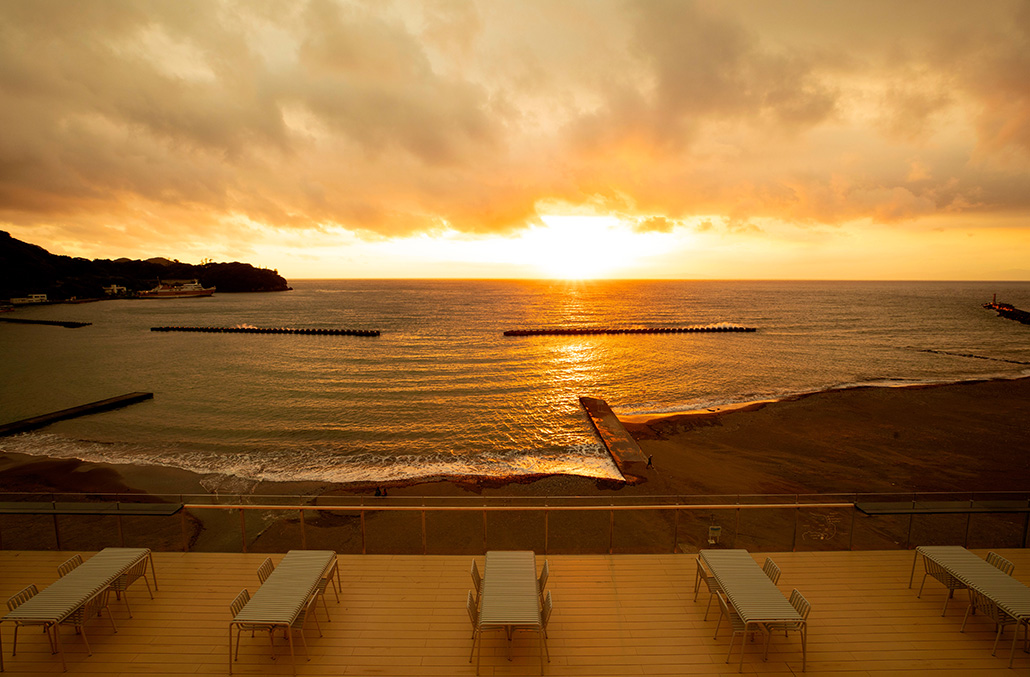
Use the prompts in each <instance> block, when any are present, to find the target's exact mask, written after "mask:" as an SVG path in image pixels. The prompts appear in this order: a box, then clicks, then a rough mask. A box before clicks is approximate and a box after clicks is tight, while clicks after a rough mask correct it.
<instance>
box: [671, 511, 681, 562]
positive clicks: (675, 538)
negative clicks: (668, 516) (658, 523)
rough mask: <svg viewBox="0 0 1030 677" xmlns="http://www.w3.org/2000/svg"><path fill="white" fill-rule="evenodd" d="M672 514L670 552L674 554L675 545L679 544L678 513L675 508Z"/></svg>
mask: <svg viewBox="0 0 1030 677" xmlns="http://www.w3.org/2000/svg"><path fill="white" fill-rule="evenodd" d="M672 512H673V517H672V524H673V527H672V552H676V544H677V543H679V542H680V511H679V508H676V509H675V510H673V511H672Z"/></svg>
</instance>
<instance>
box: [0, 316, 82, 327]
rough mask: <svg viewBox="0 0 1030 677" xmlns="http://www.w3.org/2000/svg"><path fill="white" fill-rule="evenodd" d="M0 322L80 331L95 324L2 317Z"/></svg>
mask: <svg viewBox="0 0 1030 677" xmlns="http://www.w3.org/2000/svg"><path fill="white" fill-rule="evenodd" d="M0 322H10V323H11V324H44V325H47V326H50V327H64V328H65V329H78V328H79V327H88V326H89V325H91V324H93V323H92V322H65V321H62V320H26V319H24V318H21V317H0Z"/></svg>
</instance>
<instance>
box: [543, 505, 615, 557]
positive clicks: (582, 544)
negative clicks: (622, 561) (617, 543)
mask: <svg viewBox="0 0 1030 677" xmlns="http://www.w3.org/2000/svg"><path fill="white" fill-rule="evenodd" d="M601 503H602V500H601V499H598V498H596V497H595V498H594V499H593V500H592V501H588V500H587V499H584V498H583V497H548V500H547V504H548V505H550V506H555V507H563V506H566V507H567V506H578V507H584V506H589V505H593V506H597V505H599V504H601ZM610 546H611V513H610V512H609V511H608V510H589V511H587V510H568V511H566V510H553V511H551V512H550V513H549V516H548V519H547V552H548V553H553V554H560V555H589V554H597V553H607V552H608V549H609V547H610Z"/></svg>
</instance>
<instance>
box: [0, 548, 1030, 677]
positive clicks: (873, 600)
mask: <svg viewBox="0 0 1030 677" xmlns="http://www.w3.org/2000/svg"><path fill="white" fill-rule="evenodd" d="M1000 552H1002V554H1004V555H1005V556H1006V557H1008V558H1009V559H1011V560H1012V561H1013V562H1014V563H1015V565H1016V570H1015V575H1016V577H1017V578H1019V579H1020V580H1022V581H1024V582H1030V550H1006V551H1000ZM978 553H979V554H980V555H981V556H983V555H984V554H985V553H984V552H983V551H978ZM71 554H72V553H70V552H15V551H0V598H2V599H6V598H7V597H8V596H10V595H12V594H14V593H15V592H17V591H18V590H20V589H21V588H23V587H24V586H26V585H28V584H29V583H36V584H38V585H40V586H44V585H47V584H49V583H51V582H52V581H53V580H54V579H55V578H56V577H57V574H56V567H57V565H58V564H59V563H61V562H62V561H64V560H65V559H67V558H68V557H69V556H70V555H71ZM88 554H91V553H83V555H88ZM771 556H772V557H773V559H775V560H776V562H777V564H779V565H780V568H781V569H782V571H783V575H782V577H781V579H780V583H779V587H780V589H781V590H783V592H784V593H785V594H789V593H790V590H791V589H792V588H794V587H797V588H798V589H800V590H801V591H802V593H804V594H805V596H806V597H808V599H809V600H810V601H811V603H812V614H811V616H810V618H809V623H810V632H809V635H810V636H809V651H808V671H807V673H806V674H808V675H813V676H816V675H848V676H852V677H853V676H859V675H908V676H912V677H915V676H916V675H926V674H933V675H935V677H948V676H952V675H953V676H955V677H958V676H959V675H962V676H966V675H1012V674H1018V673H1025V672H1026V671H1027V669H1028V668H1030V655H1028V654H1024V653H1023V652H1022V651H1021V650H1019V649H1017V651H1016V665H1015V667H1016V669H1017V672H1016V673H1013V672H1012V671H1010V670H1008V669H1007V667H1006V666H1007V662H1008V661H1007V655H1008V654H1007V652H1008V647H1009V644H1008V642H1007V641H1006V639H1011V637H1012V635H1011V633H1012V629H1011V628H1009V629H1007V630H1006V632H1005V634H1004V635H1003V639H1002V645H1001V647H999V655H998V657H993V658H992V657H991V655H990V653H991V644H992V642H993V641H994V628H993V624H992V623H991V622H990V621H988V620H987V619H985V618H984V617H983V616H982V615H978V616H976V617H974V618H972V619H971V620H970V622H969V624H968V626H967V628H966V632H965V633H959V626H960V625H961V623H962V617H963V614H964V612H965V608H966V595H965V593H964V592H961V591H960V592H958V593H956V596H955V599H954V600H953V601H952V602H951V603H950V605H949V609H948V613H947V615H946V616H945V617H943V618H942V617H941V615H940V610H941V606H942V604H943V601H944V596H945V591H944V588H943V587H942V586H941V585H940V584H939V583H937V582H936V581H934V580H933V579H928V581H927V583H926V590H925V591H924V593H923V598H922V599H917V598H916V589H917V588H918V587H919V581H920V577H921V576H920V574H919V573H918V572H917V575H916V579H915V586H914V589H912V590H909V589H908V588H907V585H908V578H909V571H910V567H911V564H912V553H911V552H905V551H893V552H829V553H774V554H772V555H771ZM264 557H265V555H260V554H200V553H196V554H193V553H191V554H183V553H156V554H155V560H156V564H157V575H158V584H159V585H160V590H159V591H158V592H157V593H155V598H154V599H153V600H151V599H149V598H148V597H147V592H146V587H145V585H144V584H143V581H142V580H141V581H139V582H137V583H136V584H135V585H134V586H133V587H132V589H131V590H130V594H131V603H132V609H133V616H134V617H133V618H131V619H130V618H128V615H127V613H126V611H125V607H124V605H123V604H122V603H120V602H116V601H112V608H113V610H114V615H115V619H116V622H117V624H118V632H117V634H115V633H113V632H112V630H111V628H110V626H109V624H107V622H106V621H104V620H94V621H93V622H91V623H90V624H89V625H88V626H87V632H88V636H89V640H90V645H91V646H92V647H93V656H91V657H87V655H86V650H85V646H84V644H83V643H82V640H81V638H79V637H76V636H75V634H74V632H73V630H72V629H71V628H68V627H65V628H63V629H62V637H63V643H64V647H65V652H66V657H67V660H68V673H67V674H69V675H126V676H128V675H133V676H137V675H149V676H151V677H159V676H163V675H224V674H227V673H228V641H229V640H228V621H229V608H228V607H229V602H230V601H231V600H232V599H233V597H235V595H236V594H237V593H238V592H239V591H240V590H241V589H243V588H249V589H250V590H251V592H253V591H254V590H255V589H256V588H257V587H258V580H257V576H256V574H255V570H256V569H257V567H258V565H259V564H260V563H261V561H262V560H263V559H264ZM281 557H282V556H281V555H273V556H272V559H273V561H278V560H279V559H280V558H281ZM764 557H765V555H756V559H758V561H759V563H761V561H762V560H763V559H764ZM471 559H472V558H470V557H454V556H426V557H419V556H386V555H367V556H361V555H347V556H341V557H340V571H341V575H342V579H343V582H344V586H345V589H344V591H343V593H342V595H341V599H340V602H339V603H337V602H336V600H335V598H334V596H333V593H332V591H331V590H330V591H329V592H328V603H329V611H330V613H331V615H332V622H331V623H326V622H324V614H323V613H322V612H321V610H320V611H319V617H320V620H322V621H323V622H322V631H323V636H322V637H318V635H317V632H316V631H315V630H314V629H313V628H311V629H309V632H308V635H307V636H308V644H309V648H310V652H311V660H310V661H306V660H304V659H303V658H300V659H299V660H298V665H297V672H298V674H300V675H472V674H475V666H474V664H473V665H470V664H469V662H468V656H469V651H470V649H471V646H472V644H471V639H470V626H469V622H468V617H467V616H466V613H465V608H464V601H465V594H466V591H467V590H468V589H469V588H470V587H471V580H470V577H469V566H470V561H471ZM549 559H550V568H551V577H550V580H549V582H548V589H549V590H551V591H552V594H553V597H554V605H555V611H554V615H553V616H552V618H551V623H550V628H549V637H550V639H549V642H548V645H549V647H550V653H551V662H550V663H549V664H548V665H547V669H546V674H548V675H724V674H736V671H737V660H736V658H737V656H738V654H737V652H736V651H734V654H733V657H734V660H733V661H731V663H730V664H729V665H727V664H726V663H725V662H724V661H725V659H726V651H727V648H728V643H729V634H728V632H727V626H726V624H725V623H724V624H723V628H722V630H723V631H722V632H721V633H720V636H719V638H718V639H713V637H712V635H713V633H714V631H715V619H716V618H717V617H718V614H717V611H718V609H717V607H716V611H715V612H713V613H712V614H711V615H710V617H709V620H708V621H703V620H702V617H703V615H704V611H705V603H706V601H707V594H706V593H705V592H704V588H703V587H702V593H701V595H700V596H699V598H698V601H697V602H694V601H692V597H693V584H694V569H695V567H694V560H695V558H694V556H693V555H671V554H670V555H615V556H601V555H594V556H561V555H557V556H550V557H549ZM537 562H538V565H542V564H543V557H542V556H541V557H538V559H537ZM479 563H480V567H482V564H483V562H482V558H479ZM921 566H922V565H921V564H920V567H921ZM5 611H6V610H5ZM0 633H2V636H3V650H4V662H5V667H6V669H7V672H8V673H10V674H12V675H50V674H60V673H61V664H60V660H59V659H58V657H57V656H53V655H51V654H50V651H49V648H48V645H47V642H46V640H45V637H44V636H43V634H42V633H41V632H40V631H39V630H38V629H34V628H31V627H29V628H24V629H23V630H22V631H20V632H19V637H18V655H17V656H14V657H13V658H12V656H11V640H12V637H13V626H12V625H11V624H9V623H4V624H0ZM298 644H299V642H298ZM537 646H538V645H537V643H536V640H535V637H534V636H533V635H531V634H529V633H520V634H517V636H516V639H515V642H514V645H513V660H512V661H511V662H509V661H508V660H506V657H505V646H504V640H503V639H502V635H500V634H498V633H490V634H488V635H487V638H486V644H485V645H484V651H483V666H482V673H481V674H483V675H534V674H539V671H540V663H539V658H538V655H539V654H538V653H537ZM763 648H764V645H763V640H762V639H757V640H755V641H754V642H753V643H749V644H748V647H747V654H746V655H745V659H744V672H745V673H747V674H763V675H790V674H800V672H801V651H800V642H799V639H798V637H797V635H796V634H793V633H792V634H791V636H790V638H789V639H785V638H784V637H783V636H782V635H779V636H776V637H774V638H773V640H772V645H771V647H770V652H769V660H768V661H767V662H763V661H762V659H761V654H762V650H763ZM275 652H276V659H275V660H274V661H273V660H271V658H270V653H271V648H270V646H269V644H268V638H267V635H261V634H258V635H257V636H256V637H254V638H253V639H251V637H250V636H249V634H245V635H244V637H243V640H242V642H241V646H240V658H239V662H238V663H237V664H235V666H234V674H240V675H290V674H291V669H290V661H289V654H288V650H287V646H286V643H285V641H284V640H283V639H282V638H281V637H279V638H277V640H276V648H275Z"/></svg>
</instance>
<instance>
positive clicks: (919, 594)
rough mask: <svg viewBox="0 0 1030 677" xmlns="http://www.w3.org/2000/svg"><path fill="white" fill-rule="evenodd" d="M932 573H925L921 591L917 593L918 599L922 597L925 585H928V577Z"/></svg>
mask: <svg viewBox="0 0 1030 677" xmlns="http://www.w3.org/2000/svg"><path fill="white" fill-rule="evenodd" d="M929 575H930V574H923V581H922V582H921V583H920V584H919V592H917V593H916V599H920V598H921V597H922V596H923V586H924V585H926V577H927V576H929Z"/></svg>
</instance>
